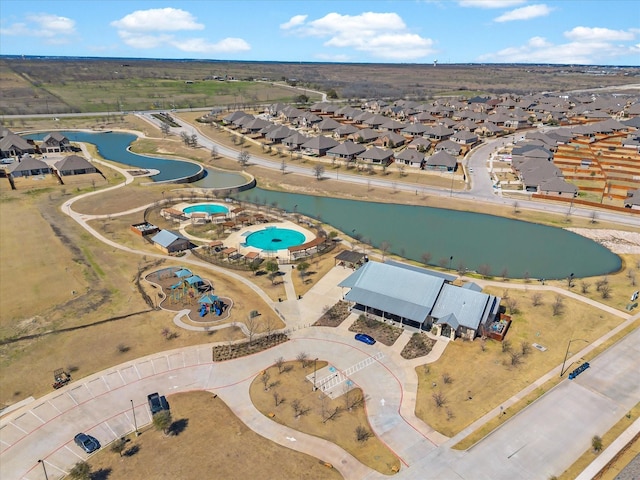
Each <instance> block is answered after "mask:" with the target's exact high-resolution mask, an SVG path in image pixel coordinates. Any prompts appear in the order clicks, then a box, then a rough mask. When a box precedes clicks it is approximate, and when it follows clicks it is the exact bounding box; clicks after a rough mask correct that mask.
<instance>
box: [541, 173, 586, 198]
mask: <svg viewBox="0 0 640 480" xmlns="http://www.w3.org/2000/svg"><path fill="white" fill-rule="evenodd" d="M540 190H544V191H546V192H559V193H573V194H576V193H578V187H576V186H575V185H573V184H571V183H569V182H567V181H565V180H564V179H563V178H560V177H552V178H549V179H547V180H543V181H542V182H540Z"/></svg>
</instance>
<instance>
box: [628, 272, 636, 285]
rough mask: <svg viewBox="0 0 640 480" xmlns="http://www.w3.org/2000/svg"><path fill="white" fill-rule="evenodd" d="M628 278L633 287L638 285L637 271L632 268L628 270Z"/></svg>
mask: <svg viewBox="0 0 640 480" xmlns="http://www.w3.org/2000/svg"><path fill="white" fill-rule="evenodd" d="M627 278H628V279H629V283H630V284H631V286H632V287H635V286H636V272H635V271H634V270H632V269H631V268H630V269H629V270H627Z"/></svg>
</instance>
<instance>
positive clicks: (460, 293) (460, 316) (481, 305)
mask: <svg viewBox="0 0 640 480" xmlns="http://www.w3.org/2000/svg"><path fill="white" fill-rule="evenodd" d="M489 298H490V296H489V295H487V294H486V293H480V292H476V291H474V290H471V289H468V288H460V287H456V286H455V285H450V284H447V285H445V286H444V287H443V288H442V291H441V292H440V295H439V296H438V301H437V302H436V304H435V305H434V307H433V310H432V312H431V316H432V317H434V318H437V319H442V320H444V317H447V316H448V315H451V314H453V315H455V318H456V320H457V321H458V323H459V324H460V325H462V326H465V327H467V328H472V329H474V330H476V329H477V328H478V326H479V325H480V322H481V321H482V319H483V316H484V313H485V309H486V307H487V303H488V302H489ZM452 326H453V325H452Z"/></svg>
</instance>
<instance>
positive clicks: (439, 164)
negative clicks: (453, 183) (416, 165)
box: [425, 150, 458, 172]
mask: <svg viewBox="0 0 640 480" xmlns="http://www.w3.org/2000/svg"><path fill="white" fill-rule="evenodd" d="M425 167H426V168H427V169H428V170H446V171H447V172H455V171H456V169H457V167H458V160H457V159H456V157H454V156H453V155H451V154H449V153H447V152H445V151H444V150H441V151H439V152H437V153H434V154H433V155H431V156H430V157H429V158H427V159H426V162H425Z"/></svg>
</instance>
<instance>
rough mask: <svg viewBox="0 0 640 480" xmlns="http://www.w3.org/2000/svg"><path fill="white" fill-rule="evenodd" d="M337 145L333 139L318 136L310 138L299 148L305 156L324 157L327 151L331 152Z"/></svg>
mask: <svg viewBox="0 0 640 480" xmlns="http://www.w3.org/2000/svg"><path fill="white" fill-rule="evenodd" d="M337 145H338V142H336V141H335V140H334V139H333V138H329V137H325V136H322V135H320V136H318V137H312V138H311V139H310V140H308V141H306V142H305V143H303V144H302V145H300V148H301V149H302V150H304V151H305V153H306V154H307V155H315V156H318V157H324V156H325V155H326V153H327V151H329V150H331V149H332V148H333V147H335V146H337Z"/></svg>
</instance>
